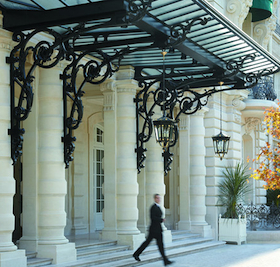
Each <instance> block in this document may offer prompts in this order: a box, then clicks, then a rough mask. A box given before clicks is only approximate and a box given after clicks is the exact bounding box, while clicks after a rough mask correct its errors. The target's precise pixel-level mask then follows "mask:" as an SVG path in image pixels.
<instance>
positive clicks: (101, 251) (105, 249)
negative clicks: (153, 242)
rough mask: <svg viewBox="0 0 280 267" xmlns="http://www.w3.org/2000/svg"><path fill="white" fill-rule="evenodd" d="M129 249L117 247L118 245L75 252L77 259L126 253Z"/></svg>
mask: <svg viewBox="0 0 280 267" xmlns="http://www.w3.org/2000/svg"><path fill="white" fill-rule="evenodd" d="M128 249H129V246H118V245H114V246H113V245H109V246H107V247H102V248H100V247H95V248H84V249H82V250H81V249H80V250H77V258H78V259H79V258H83V257H90V256H92V255H101V254H102V255H104V254H108V253H117V252H121V251H126V250H128Z"/></svg>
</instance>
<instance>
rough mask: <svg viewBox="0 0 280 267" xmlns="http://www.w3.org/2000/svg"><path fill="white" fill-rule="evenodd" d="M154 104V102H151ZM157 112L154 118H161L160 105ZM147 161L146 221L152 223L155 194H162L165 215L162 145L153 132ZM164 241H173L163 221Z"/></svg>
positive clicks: (148, 146) (162, 206)
mask: <svg viewBox="0 0 280 267" xmlns="http://www.w3.org/2000/svg"><path fill="white" fill-rule="evenodd" d="M150 105H152V103H150ZM154 111H155V114H154V115H153V119H157V118H160V117H161V116H162V113H161V111H160V108H159V107H156V108H155V109H154ZM146 148H147V152H146V156H147V158H146V161H145V173H146V221H147V222H148V225H150V212H149V210H150V207H151V205H152V204H153V203H154V198H153V196H154V194H159V195H160V196H161V209H162V212H163V217H165V208H164V195H165V184H164V165H163V157H162V147H161V146H160V145H159V144H158V143H157V142H156V138H155V134H154V132H153V133H152V136H151V138H150V140H149V141H148V142H147V143H146ZM162 228H163V238H164V242H165V243H168V242H171V241H172V236H171V231H170V230H167V229H166V227H165V225H164V223H162Z"/></svg>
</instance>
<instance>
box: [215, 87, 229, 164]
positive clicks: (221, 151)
mask: <svg viewBox="0 0 280 267" xmlns="http://www.w3.org/2000/svg"><path fill="white" fill-rule="evenodd" d="M219 84H220V133H219V134H218V135H215V136H212V139H213V145H214V152H215V154H216V155H219V157H220V160H222V159H223V158H224V156H225V154H227V153H228V147H229V139H230V136H228V135H225V134H223V133H222V85H223V82H219Z"/></svg>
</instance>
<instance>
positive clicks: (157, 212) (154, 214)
mask: <svg viewBox="0 0 280 267" xmlns="http://www.w3.org/2000/svg"><path fill="white" fill-rule="evenodd" d="M154 200H155V203H154V204H153V205H152V206H151V209H150V218H151V225H150V229H149V235H148V237H147V239H146V241H145V242H144V243H143V244H142V245H141V246H140V247H139V248H138V249H137V250H136V251H135V252H134V254H133V257H134V259H135V260H137V261H141V260H140V258H139V255H140V254H141V253H142V252H143V250H144V249H145V248H146V247H147V246H148V245H149V244H150V242H151V241H152V240H153V238H155V239H156V241H157V246H158V249H159V251H160V254H161V256H162V259H163V261H164V265H165V266H166V265H169V264H172V263H173V262H172V261H170V260H168V258H167V257H166V256H165V253H164V248H163V242H162V228H161V223H162V222H163V221H164V219H162V218H161V217H162V211H161V208H160V206H159V203H160V195H159V194H155V195H154Z"/></svg>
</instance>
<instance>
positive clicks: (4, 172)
mask: <svg viewBox="0 0 280 267" xmlns="http://www.w3.org/2000/svg"><path fill="white" fill-rule="evenodd" d="M1 17H2V15H1ZM0 19H1V20H2V18H0ZM11 49H12V34H11V33H10V32H7V31H5V30H2V29H0V266H1V267H11V266H17V267H24V266H26V256H25V251H24V250H17V247H16V246H15V245H14V244H13V242H12V233H13V230H14V225H15V223H14V222H15V219H14V215H13V196H14V194H15V180H14V178H13V165H12V160H11V136H10V135H8V129H10V128H11V121H10V80H9V78H10V66H9V65H8V64H6V58H7V57H9V56H10V51H11Z"/></svg>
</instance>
